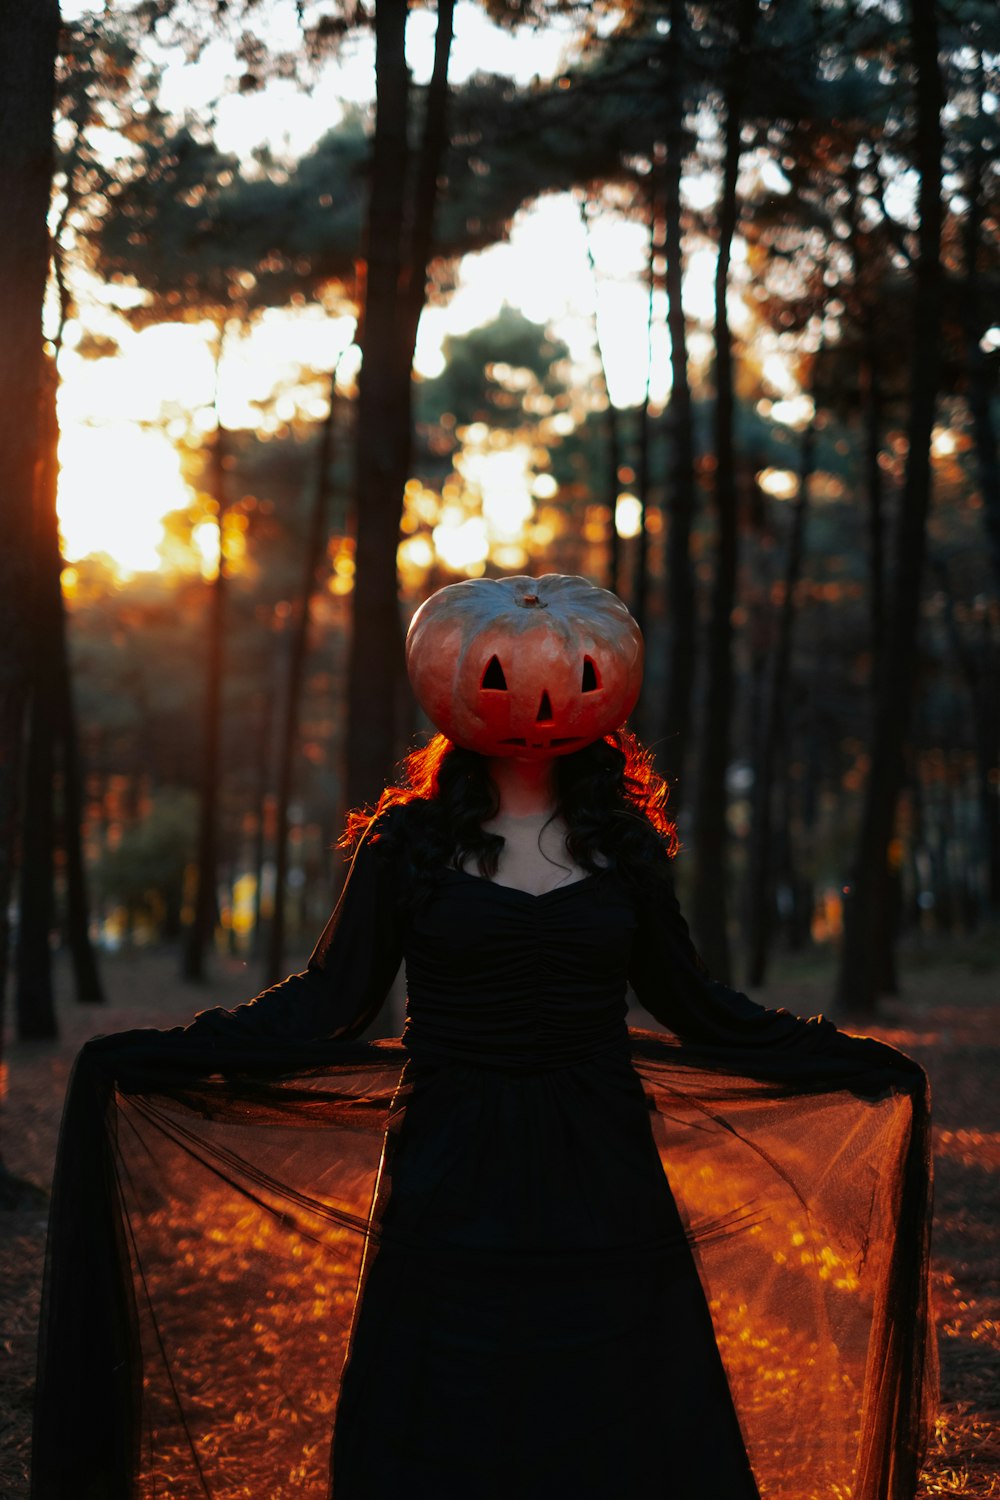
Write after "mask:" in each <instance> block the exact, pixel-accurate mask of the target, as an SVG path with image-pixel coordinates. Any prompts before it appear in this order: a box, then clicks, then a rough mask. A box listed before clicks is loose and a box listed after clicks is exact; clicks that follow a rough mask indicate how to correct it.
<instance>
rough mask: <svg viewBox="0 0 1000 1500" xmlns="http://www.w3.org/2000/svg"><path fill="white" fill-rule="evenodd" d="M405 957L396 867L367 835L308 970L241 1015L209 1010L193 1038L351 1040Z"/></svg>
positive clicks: (192, 1029) (190, 1029) (190, 1031)
mask: <svg viewBox="0 0 1000 1500" xmlns="http://www.w3.org/2000/svg"><path fill="white" fill-rule="evenodd" d="M402 956H403V944H402V935H401V931H400V922H399V918H398V912H397V906H396V899H395V890H394V882H393V878H392V867H391V863H390V860H389V859H388V857H387V856H386V855H385V854H384V853H383V851H382V849H381V848H380V846H379V844H378V842H377V841H373V840H372V839H371V837H370V836H368V835H366V837H365V838H364V839H363V840H362V842H361V843H360V845H359V846H358V849H357V852H356V853H355V855H354V858H353V860H352V862H351V867H350V870H349V872H348V876H347V880H346V881H345V883H344V888H343V890H342V891H341V895H340V899H339V901H338V902H337V905H336V907H335V908H334V911H333V915H332V916H331V917H330V920H329V921H328V922H327V924H326V927H325V928H324V929H323V932H322V934H321V935H320V938H319V941H318V942H317V944H316V946H315V948H314V949H313V951H312V954H311V956H310V958H309V961H308V963H307V965H306V967H305V969H304V970H303V971H302V972H301V973H300V974H291V975H289V977H288V978H287V979H284V980H282V981H281V983H280V984H276V985H273V986H272V987H271V988H270V989H267V990H263V991H262V992H261V994H259V995H257V996H255V998H254V999H252V1000H248V1001H247V1002H246V1003H245V1004H243V1005H237V1006H236V1007H235V1008H234V1009H233V1010H225V1009H223V1008H222V1007H221V1006H217V1007H215V1008H214V1009H212V1010H203V1011H201V1012H200V1013H199V1014H198V1015H197V1016H196V1017H195V1019H194V1021H193V1022H192V1023H191V1025H190V1026H187V1027H185V1033H186V1034H187V1035H191V1036H196V1037H207V1036H220V1037H225V1038H231V1037H232V1038H235V1037H237V1036H241V1037H252V1038H273V1039H274V1040H277V1041H290V1042H303V1041H319V1040H323V1041H332V1040H343V1041H349V1040H351V1039H352V1038H354V1037H357V1036H359V1035H360V1034H361V1032H363V1031H364V1030H365V1028H366V1027H367V1026H368V1025H370V1023H371V1022H372V1021H373V1020H374V1019H375V1017H376V1016H377V1015H378V1012H379V1011H380V1010H381V1008H382V1005H383V1003H384V1002H385V998H386V995H387V994H388V992H389V989H390V986H391V985H392V981H393V980H394V978H395V977H396V973H397V971H398V969H399V965H400V963H401V961H402Z"/></svg>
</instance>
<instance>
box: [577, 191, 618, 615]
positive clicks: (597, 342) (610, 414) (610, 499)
mask: <svg viewBox="0 0 1000 1500" xmlns="http://www.w3.org/2000/svg"><path fill="white" fill-rule="evenodd" d="M580 219H581V222H582V224H583V235H584V244H585V246H586V250H587V264H588V265H589V266H590V278H591V281H592V282H593V284H594V347H595V348H596V350H597V359H598V364H599V365H600V370H601V384H602V385H603V386H604V397H605V400H606V401H607V403H608V404H607V407H606V409H605V413H604V423H603V426H604V457H605V464H606V468H605V476H606V477H605V484H606V485H607V504H608V516H609V520H608V571H607V581H606V584H605V587H606V588H609V589H610V590H611V592H612V593H613V594H617V593H619V592H620V590H621V552H622V549H621V538H620V537H619V535H618V515H617V512H618V490H619V480H618V470H619V469H620V468H621V466H622V440H621V422H620V419H619V411H618V408H617V406H616V405H615V403H614V402H613V401H612V399H611V387H610V386H609V384H608V367H607V364H606V363H605V359H604V344H603V342H602V340H601V325H600V319H599V317H598V308H597V265H596V263H595V261H594V251H593V247H592V245H591V243H590V223H589V219H588V216H587V204H586V200H583V201H582V202H581V203H580Z"/></svg>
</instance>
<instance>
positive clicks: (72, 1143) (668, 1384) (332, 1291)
mask: <svg viewBox="0 0 1000 1500" xmlns="http://www.w3.org/2000/svg"><path fill="white" fill-rule="evenodd" d="M401 958H405V962H406V972H407V995H408V1003H407V1020H406V1025H405V1028H404V1032H403V1036H402V1038H400V1039H393V1040H388V1041H376V1042H361V1041H359V1040H357V1038H358V1037H359V1035H360V1033H361V1032H362V1031H364V1030H365V1028H366V1027H367V1026H368V1025H369V1024H370V1023H371V1021H372V1020H373V1018H375V1017H376V1016H377V1014H378V1010H379V1007H380V1006H381V1004H382V1002H383V999H384V996H385V994H386V991H387V989H388V987H389V985H390V984H391V982H392V979H393V977H394V976H395V973H396V971H397V969H398V966H399V962H400V960H401ZM629 983H631V985H632V987H633V988H634V990H635V993H636V994H637V996H638V998H639V999H640V1000H641V1002H642V1003H643V1005H644V1006H645V1007H646V1008H647V1009H648V1010H649V1011H650V1012H651V1013H652V1014H653V1015H654V1016H655V1017H656V1018H657V1020H659V1021H660V1022H661V1023H662V1025H663V1026H664V1027H666V1028H668V1029H669V1031H670V1032H671V1033H672V1034H673V1035H672V1036H666V1035H661V1034H659V1033H653V1032H640V1031H635V1030H631V1031H630V1030H628V1029H627V1026H626V988H627V985H628V984H629ZM928 1145H929V1143H928V1091H927V1084H926V1079H925V1077H924V1074H923V1072H922V1071H921V1069H920V1068H919V1067H917V1065H916V1064H914V1063H913V1062H911V1061H910V1060H909V1059H908V1058H906V1057H904V1056H903V1055H902V1054H900V1053H899V1052H897V1051H895V1050H894V1049H892V1048H890V1047H887V1046H885V1045H883V1044H880V1043H878V1042H876V1041H874V1040H871V1039H867V1038H858V1037H851V1036H848V1035H847V1034H845V1033H843V1032H841V1031H838V1030H837V1029H836V1028H835V1027H833V1026H832V1025H831V1024H830V1023H829V1022H827V1021H825V1020H822V1019H817V1020H811V1021H804V1020H800V1019H799V1018H797V1017H795V1016H792V1015H790V1014H789V1013H787V1012H784V1011H774V1010H767V1009H764V1008H763V1007H761V1006H758V1005H755V1004H754V1003H753V1002H752V1001H751V1000H749V999H748V998H747V997H746V996H744V995H741V994H739V993H737V992H735V991H733V990H730V989H728V988H727V987H725V986H724V985H721V984H719V983H717V982H716V981H714V980H712V979H711V977H710V976H709V975H708V974H706V972H705V970H704V966H703V965H702V964H701V962H700V960H699V958H698V956H697V954H696V952H695V950H694V948H693V946H692V944H691V940H690V936H689V934H688V930H687V926H686V924H685V922H684V919H683V917H682V915H681V913H680V910H679V908H678V905H677V902H676V899H675V898H674V896H673V893H672V890H671V889H670V888H669V887H660V888H652V887H651V888H650V889H649V890H648V891H647V892H646V893H645V894H644V895H643V896H641V897H636V896H633V895H632V894H631V893H630V892H629V890H628V889H627V887H626V885H625V884H624V883H623V882H622V881H620V880H619V879H618V878H617V877H616V876H615V875H614V873H613V872H610V871H609V872H606V873H604V874H600V875H596V876H590V877H588V878H586V879H583V880H578V881H576V882H575V883H571V884H568V885H564V886H562V887H559V888H557V889H556V890H554V891H550V892H548V893H547V894H546V895H544V896H540V897H534V896H531V895H529V894H527V893H526V892H523V891H518V890H512V889H509V888H506V887H503V886H498V885H496V884H494V883H492V882H490V881H486V880H483V879H480V878H479V877H477V876H473V875H470V874H465V873H462V872H460V871H457V870H443V871H441V872H440V878H439V879H438V880H437V881H436V882H435V884H434V886H433V888H432V890H431V891H430V892H429V894H428V899H426V900H425V901H423V902H422V903H421V904H420V905H419V906H417V907H416V908H413V907H412V905H411V904H410V903H408V902H407V901H405V900H404V899H403V893H402V892H401V890H400V889H399V887H398V877H397V873H396V869H395V866H394V861H393V859H392V858H391V857H389V856H388V855H387V854H385V852H384V851H383V850H382V849H380V846H379V843H378V841H377V838H372V837H369V838H368V839H367V840H366V841H365V842H364V843H362V845H361V847H360V849H359V852H358V854H357V855H356V857H355V860H354V863H353V865H352V869H351V873H350V876H349V879H348V881H347V883H346V885H345V889H344V893H343V895H342V897H341V900H340V902H339V903H338V906H337V909H336V911H335V912H334V914H333V917H332V918H331V920H330V922H329V924H328V925H327V928H326V930H325V931H324V933H323V935H322V937H321V938H320V941H319V943H318V944H317V946H316V949H315V951H314V953H313V955H312V957H311V958H310V960H309V964H308V967H307V969H306V970H305V971H304V972H303V973H302V974H297V975H293V976H291V977H290V978H289V979H288V980H286V981H285V982H284V983H282V984H280V985H277V986H275V987H274V988H273V989H270V990H267V991H265V992H264V993H263V994H262V995H260V996H258V997H257V998H256V999H255V1000H253V1001H251V1002H249V1003H247V1004H246V1005H242V1006H238V1007H236V1008H235V1009H234V1010H232V1011H227V1010H221V1009H217V1010H208V1011H204V1012H202V1013H201V1015H199V1016H198V1017H197V1018H196V1020H195V1021H194V1022H193V1023H192V1024H191V1025H190V1026H189V1027H186V1028H176V1029H174V1030H172V1031H136V1032H127V1033H122V1034H120V1035H117V1036H111V1037H104V1038H99V1039H98V1040H96V1041H95V1042H92V1043H90V1044H89V1045H88V1046H87V1047H85V1048H84V1049H83V1051H82V1053H81V1054H80V1057H79V1059H78V1062H77V1065H76V1068H75V1071H74V1075H73V1079H72V1083H71V1087H70V1092H69V1096H68V1100H67V1106H66V1114H65V1118H64V1123H63V1130H62V1135H61V1141H60V1149H59V1157H58V1162H57V1169H56V1178H55V1184H54V1191H53V1202H52V1217H51V1226H50V1235H49V1247H48V1260H47V1267H46V1281H45V1295H44V1305H43V1318H42V1334H41V1347H40V1362H39V1387H38V1403H37V1418H36V1429H35V1445H34V1468H33V1491H32V1493H33V1496H34V1497H35V1500H71V1497H72V1500H82V1497H94V1500H97V1497H101V1500H103V1497H108V1500H111V1497H115V1500H118V1497H121V1500H125V1497H129V1500H133V1497H136V1500H138V1497H141V1500H146V1497H150V1500H152V1497H153V1496H157V1497H161V1496H170V1497H176V1500H188V1497H191V1500H193V1497H196V1496H210V1497H212V1500H230V1497H234V1500H235V1497H237V1496H241V1497H250V1500H282V1497H286V1496H288V1497H291V1496H296V1497H307V1500H309V1497H315V1500H322V1497H324V1496H327V1495H332V1496H333V1497H334V1500H388V1497H389V1496H393V1497H397V1496H411V1497H423V1496H427V1497H430V1496H434V1497H435V1500H448V1497H456V1500H458V1497H462V1500H500V1497H504V1500H507V1497H510V1496H511V1495H515V1494H516V1495H517V1496H518V1497H520V1500H536V1497H537V1500H541V1497H542V1496H545V1497H546V1500H548V1497H551V1496H552V1495H553V1494H567V1495H569V1494H572V1495H574V1496H575V1497H580V1500H619V1497H621V1496H630V1497H631V1496H638V1495H640V1494H649V1495H651V1496H659V1497H664V1500H666V1497H671V1500H689V1497H690V1500H695V1497H698V1500H701V1497H703V1496H705V1495H713V1496H714V1495H719V1496H722V1495H725V1496H726V1497H727V1500H743V1497H746V1500H754V1497H756V1496H758V1495H759V1496H761V1497H764V1500H811V1497H824V1500H826V1497H829V1500H834V1497H844V1496H850V1497H854V1500H887V1497H888V1500H903V1497H910V1496H912V1495H913V1494H914V1491H915V1487H916V1476H917V1470H918V1467H919V1461H920V1456H921V1453H922V1447H923V1443H924V1438H925V1434H926V1431H927V1424H928V1421H929V1419H930V1417H931V1415H932V1413H933V1406H934V1397H935V1376H936V1364H935V1358H934V1341H933V1331H932V1324H931V1321H930V1318H929V1312H928V1304H927V1255H928V1225H929V1149H928Z"/></svg>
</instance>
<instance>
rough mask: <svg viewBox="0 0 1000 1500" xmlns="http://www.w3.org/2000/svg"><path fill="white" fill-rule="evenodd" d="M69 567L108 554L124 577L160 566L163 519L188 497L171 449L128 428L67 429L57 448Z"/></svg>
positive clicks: (154, 435)
mask: <svg viewBox="0 0 1000 1500" xmlns="http://www.w3.org/2000/svg"><path fill="white" fill-rule="evenodd" d="M59 460H60V464H61V466H62V472H61V474H60V479H59V498H58V509H59V529H60V531H61V533H62V539H63V553H64V556H65V558H66V560H67V562H76V561H77V560H78V559H80V558H82V557H86V556H88V554H90V553H95V552H102V553H106V554H107V555H108V556H109V557H110V558H111V559H112V561H113V562H114V564H115V566H116V568H117V569H118V571H119V572H120V573H121V574H122V575H123V576H124V575H128V574H131V573H139V572H143V571H146V570H152V569H155V568H159V567H160V564H161V561H162V559H161V557H160V553H159V547H160V544H161V543H162V541H163V517H164V516H165V515H166V514H167V512H168V511H171V510H179V509H181V507H183V506H184V505H186V504H187V503H188V501H189V499H190V495H189V491H188V488H187V486H186V484H185V483H184V480H183V478H182V476H181V467H180V457H179V455H178V453H177V449H176V448H175V447H174V446H173V444H172V443H171V442H170V441H169V439H168V438H167V437H166V436H164V434H163V433H161V432H150V431H147V430H145V429H144V428H141V427H136V426H133V425H131V424H130V423H124V422H123V423H115V424H107V425H105V426H100V427H97V426H94V427H91V426H86V425H80V426H69V427H67V428H66V429H65V430H64V432H63V434H62V438H61V441H60V444H59Z"/></svg>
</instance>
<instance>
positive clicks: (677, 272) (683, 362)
mask: <svg viewBox="0 0 1000 1500" xmlns="http://www.w3.org/2000/svg"><path fill="white" fill-rule="evenodd" d="M686 27H687V13H686V8H685V0H670V36H669V39H668V43H667V51H668V70H667V78H668V85H667V98H666V106H667V125H666V130H667V142H666V146H667V155H666V163H665V168H664V217H665V221H666V245H665V250H666V260H667V327H668V329H669V332H670V369H671V376H672V381H671V391H670V452H671V465H670V502H669V507H670V519H669V529H668V532H667V565H666V574H665V581H666V590H667V596H666V601H665V609H664V615H665V617H666V619H667V621H668V622H669V626H670V630H669V640H670V647H669V651H670V656H669V662H668V667H667V691H666V695H665V708H664V715H663V719H662V721H661V723H660V724H659V725H658V726H657V736H656V737H657V739H661V740H662V741H663V742H664V749H663V752H662V755H661V759H662V760H663V762H664V765H663V767H662V768H661V769H662V770H663V772H664V774H665V775H666V774H668V773H669V772H672V773H673V776H674V777H676V778H678V783H677V784H678V786H679V788H680V791H681V794H682V795H683V792H684V780H683V778H684V769H685V766H686V763H687V753H688V744H689V741H690V738H691V725H690V718H691V712H692V699H693V694H694V669H695V660H696V651H697V620H696V605H695V588H694V572H693V569H692V567H691V529H692V526H693V524H694V509H695V473H694V412H693V407H692V402H691V384H690V381H689V379H688V351H687V322H686V319H685V317H684V307H683V303H682V301H681V295H682V284H683V282H682V277H683V270H684V245H683V240H682V233H681V231H682V222H681V172H682V170H683V166H684V156H685V145H686V135H685V131H684V37H685V35H686ZM674 811H675V812H676V808H675V809H674Z"/></svg>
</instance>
